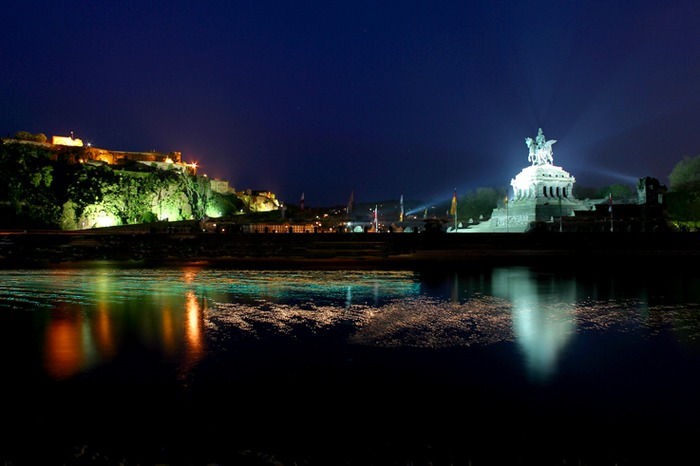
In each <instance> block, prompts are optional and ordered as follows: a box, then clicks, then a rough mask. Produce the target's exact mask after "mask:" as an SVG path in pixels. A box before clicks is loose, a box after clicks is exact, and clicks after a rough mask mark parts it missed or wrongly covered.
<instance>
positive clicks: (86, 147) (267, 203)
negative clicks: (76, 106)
mask: <svg viewBox="0 0 700 466" xmlns="http://www.w3.org/2000/svg"><path fill="white" fill-rule="evenodd" d="M2 142H15V143H21V144H33V145H38V146H42V147H46V148H48V149H53V150H55V151H56V154H55V157H56V158H58V156H59V153H60V152H61V150H62V149H63V151H64V152H68V153H69V156H68V157H66V158H67V159H68V160H69V161H72V162H74V163H85V164H91V165H100V164H105V165H109V166H118V165H123V164H125V163H128V162H137V163H141V164H144V165H147V166H149V167H155V168H158V169H161V170H177V171H180V172H183V173H188V174H190V175H197V164H196V163H194V162H191V163H186V162H184V161H183V159H182V153H181V152H168V153H163V152H156V151H155V150H153V151H147V152H128V151H116V150H108V149H101V148H97V147H93V146H92V145H91V144H90V143H88V144H85V143H84V142H83V140H82V139H79V138H76V137H75V136H74V135H73V133H72V132H71V135H70V136H52V138H51V142H48V140H47V138H46V136H45V135H43V134H37V135H32V134H31V133H28V132H24V131H20V132H18V133H17V135H16V136H15V138H14V139H3V140H2ZM71 148H79V152H77V153H75V154H71V153H70V149H71ZM202 176H203V177H205V178H206V179H207V180H208V182H209V185H210V187H211V190H212V191H214V192H216V193H219V194H224V195H235V196H237V197H238V198H240V199H241V200H242V201H243V203H244V204H245V205H246V206H247V208H248V210H249V211H250V212H269V211H272V210H278V209H279V208H280V202H279V200H278V199H277V196H276V195H275V194H274V193H272V192H270V191H265V190H252V189H245V190H242V191H237V190H236V189H235V188H234V187H232V186H229V182H228V180H221V179H212V178H208V177H207V175H202Z"/></svg>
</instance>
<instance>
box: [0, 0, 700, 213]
mask: <svg viewBox="0 0 700 466" xmlns="http://www.w3.org/2000/svg"><path fill="white" fill-rule="evenodd" d="M699 25H700V2H698V1H697V0H692V1H674V0H670V1H664V2H661V1H659V0H651V1H650V0H632V1H617V0H612V1H565V0H557V1H551V2H549V1H520V2H518V1H512V0H511V1H439V0H438V1H422V2H418V1H409V0H403V1H397V2H393V1H392V2H389V1H380V0H379V1H378V0H372V1H363V0H353V1H351V2H345V1H327V0H326V1H303V0H301V1H299V0H297V1H294V2H292V1H267V0H254V1H246V2H243V1H220V2H211V1H201V2H194V1H186V2H185V1H150V0H139V1H137V2H134V1H124V0H119V1H102V0H101V1H94V0H91V1H66V2H57V1H54V0H50V1H31V0H25V1H21V2H19V1H16V2H12V1H11V2H5V3H4V7H3V20H2V26H0V59H1V60H2V64H1V66H0V134H1V135H2V136H3V137H5V136H8V135H9V136H13V135H14V134H15V132H17V131H29V132H31V133H35V134H36V133H44V134H46V135H47V136H48V137H49V138H51V136H53V135H70V133H71V131H72V132H73V133H74V134H75V137H77V138H81V139H83V141H85V142H90V143H92V145H93V146H95V147H99V148H103V149H111V150H120V151H149V150H155V151H158V152H170V151H179V152H182V154H183V159H184V161H187V162H190V161H196V162H198V163H199V165H200V174H204V173H206V174H207V175H208V176H209V177H211V178H221V179H227V180H229V182H230V185H231V186H233V187H235V188H236V189H237V190H243V189H248V188H250V189H253V190H269V191H272V192H274V193H275V194H277V196H278V197H279V198H280V200H282V201H283V202H285V203H292V204H296V203H298V201H299V199H300V197H301V194H302V193H304V197H305V204H306V206H308V207H312V206H332V205H345V204H346V203H347V201H348V199H349V197H350V193H351V192H354V200H355V202H374V201H379V200H387V199H398V198H399V197H400V196H401V195H402V194H403V195H404V197H405V198H407V199H421V200H424V201H431V200H435V201H449V199H450V198H451V197H452V193H453V191H454V190H455V189H456V190H457V193H458V195H462V194H466V193H467V192H469V191H472V190H475V189H476V188H479V187H504V188H505V187H508V186H510V181H511V179H512V178H514V177H515V176H516V175H517V174H518V172H519V171H520V170H521V169H522V168H524V167H526V166H527V165H529V162H528V161H527V155H528V150H527V147H526V145H525V138H526V137H532V138H534V137H535V136H536V135H537V130H538V128H540V127H541V128H542V129H543V131H544V134H545V136H546V137H547V139H556V140H557V143H556V144H554V146H553V150H554V165H557V166H561V167H563V168H564V169H565V170H566V171H568V172H569V173H571V175H573V176H574V177H575V178H576V185H575V188H574V193H575V192H576V186H586V187H602V186H605V185H608V184H611V183H622V184H628V185H633V184H634V183H636V181H637V179H639V178H642V177H645V176H652V177H655V178H658V179H659V180H660V181H661V182H662V183H664V184H668V175H669V173H670V172H671V170H672V169H673V167H674V165H675V164H676V163H678V162H679V161H680V160H682V159H683V158H684V157H695V156H697V155H699V154H700V105H699V104H700V26H699Z"/></svg>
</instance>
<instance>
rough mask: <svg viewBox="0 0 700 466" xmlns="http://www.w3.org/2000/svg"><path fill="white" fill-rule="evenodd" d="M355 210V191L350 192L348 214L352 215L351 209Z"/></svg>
mask: <svg viewBox="0 0 700 466" xmlns="http://www.w3.org/2000/svg"><path fill="white" fill-rule="evenodd" d="M354 208H355V191H351V192H350V199H349V200H348V214H351V213H352V209H354Z"/></svg>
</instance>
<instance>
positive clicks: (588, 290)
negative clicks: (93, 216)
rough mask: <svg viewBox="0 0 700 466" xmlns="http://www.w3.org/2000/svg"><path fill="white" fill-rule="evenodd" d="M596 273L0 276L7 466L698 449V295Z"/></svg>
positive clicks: (633, 456)
mask: <svg viewBox="0 0 700 466" xmlns="http://www.w3.org/2000/svg"><path fill="white" fill-rule="evenodd" d="M601 269H602V271H598V272H595V273H591V272H586V273H584V272H581V273H573V272H562V271H561V270H557V269H556V268H552V269H547V268H544V269H543V268H530V267H498V268H488V269H479V270H462V271H456V272H455V271H450V272H444V273H443V272H440V271H432V272H430V271H371V270H357V271H353V270H342V271H329V270H323V271H314V270H255V271H253V270H227V269H221V268H206V267H199V266H186V267H170V268H138V267H124V266H119V265H117V264H113V263H107V262H106V263H101V264H99V263H98V264H95V265H93V266H90V267H73V268H55V269H18V270H2V271H0V342H1V343H0V345H1V348H2V353H1V354H2V356H1V357H0V358H1V359H0V362H1V363H2V366H1V367H2V368H3V369H2V374H3V381H4V384H3V385H4V387H5V393H6V400H7V401H8V402H7V408H6V409H5V411H6V416H5V419H6V422H7V423H9V424H10V425H12V426H14V428H13V430H12V432H11V434H10V437H9V439H8V441H7V443H6V444H5V446H4V448H3V451H2V453H3V455H4V457H0V459H5V460H12V461H15V462H16V464H20V463H19V461H20V459H21V458H25V459H27V460H28V459H34V460H37V459H41V460H45V461H48V458H63V457H65V456H66V455H70V454H75V451H74V450H75V448H76V447H80V446H81V445H82V446H85V445H87V446H88V447H89V448H93V449H95V450H97V451H100V452H101V454H103V455H106V456H109V455H111V457H112V458H114V457H117V456H121V457H125V458H131V459H132V461H134V462H135V461H136V460H137V459H138V460H141V461H142V464H149V462H151V463H152V464H156V463H158V462H168V463H170V464H207V462H219V463H220V464H225V463H226V462H227V461H228V462H230V463H231V464H234V463H233V462H234V460H236V461H240V460H241V457H242V456H245V455H254V456H255V457H256V458H258V459H259V458H261V457H263V456H265V455H269V456H274V457H275V458H276V459H277V460H278V461H280V462H283V464H293V463H294V462H296V463H297V464H301V463H302V462H306V463H307V464H334V463H337V464H341V463H343V464H348V463H351V464H407V463H408V462H412V463H413V464H422V462H423V463H425V464H427V462H428V461H432V462H433V463H434V464H436V463H440V462H444V464H449V463H450V462H452V464H468V462H469V461H472V462H473V464H496V463H495V461H496V460H498V459H503V458H504V457H507V458H508V459H509V460H510V461H511V464H524V463H525V462H529V463H528V464H550V463H551V464H562V461H563V460H564V459H566V460H568V461H576V460H578V461H579V462H580V461H582V460H585V461H588V462H589V464H593V463H592V462H593V461H594V460H595V461H603V460H606V461H607V460H609V459H614V460H615V461H617V462H618V464H638V463H637V462H640V461H641V459H649V458H662V459H663V460H669V459H671V458H674V457H675V456H676V455H681V453H683V454H686V453H688V452H691V451H693V452H694V447H693V441H694V438H695V437H696V436H697V434H698V433H699V429H698V415H699V414H700V398H699V397H698V396H697V394H698V393H700V371H699V369H700V345H699V344H698V341H699V340H698V337H699V336H700V315H699V314H698V308H699V306H700V286H699V285H700V277H699V276H698V274H694V273H690V274H689V273H687V272H684V273H677V274H676V273H673V272H668V271H666V272H664V273H657V274H650V273H646V272H645V271H639V270H631V271H626V272H621V271H616V272H615V273H612V272H605V271H604V268H601ZM38 445H41V446H42V448H38ZM693 454H697V453H696V452H695V453H693ZM269 456H265V457H269ZM178 461H179V462H181V463H178ZM188 461H189V462H188ZM489 461H491V462H492V463H488V462H489ZM31 463H32V462H31V461H28V462H27V463H25V464H31ZM238 464H240V463H238ZM599 464H612V463H610V462H608V463H602V462H600V463H599Z"/></svg>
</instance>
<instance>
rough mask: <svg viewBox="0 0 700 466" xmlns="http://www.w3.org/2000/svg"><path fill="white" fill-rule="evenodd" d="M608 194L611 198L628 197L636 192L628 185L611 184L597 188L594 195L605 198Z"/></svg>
mask: <svg viewBox="0 0 700 466" xmlns="http://www.w3.org/2000/svg"><path fill="white" fill-rule="evenodd" d="M610 195H612V197H613V199H628V198H630V197H632V196H636V195H637V193H636V191H634V190H633V189H632V187H630V186H627V185H624V184H611V185H610V186H604V187H602V188H600V189H598V190H597V191H596V193H595V196H594V197H595V198H598V199H607V198H608V196H610Z"/></svg>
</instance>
